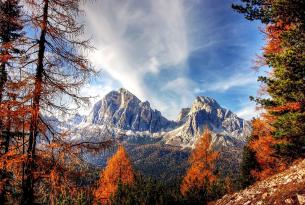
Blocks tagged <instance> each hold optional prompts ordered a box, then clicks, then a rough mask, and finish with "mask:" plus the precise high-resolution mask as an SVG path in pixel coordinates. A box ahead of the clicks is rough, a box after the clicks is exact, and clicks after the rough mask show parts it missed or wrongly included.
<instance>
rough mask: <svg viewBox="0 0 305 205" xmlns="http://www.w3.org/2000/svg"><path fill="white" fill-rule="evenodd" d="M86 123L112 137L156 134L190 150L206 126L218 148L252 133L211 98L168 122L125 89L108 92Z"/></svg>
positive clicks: (233, 144)
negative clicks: (109, 133) (104, 129)
mask: <svg viewBox="0 0 305 205" xmlns="http://www.w3.org/2000/svg"><path fill="white" fill-rule="evenodd" d="M86 124H87V125H88V124H89V125H92V126H93V127H96V126H106V127H107V129H108V130H109V129H111V130H113V131H111V132H112V135H113V136H114V137H115V136H116V135H117V133H119V132H120V133H122V132H123V133H126V132H129V131H130V132H129V133H134V135H135V136H136V135H138V134H139V133H144V132H148V133H151V134H150V135H155V134H158V136H159V137H161V138H162V139H163V142H165V143H166V144H170V145H175V146H181V147H192V146H193V145H194V143H195V142H196V141H197V139H198V137H200V135H201V133H202V132H203V129H204V127H205V126H208V127H209V129H210V130H211V131H212V133H213V140H214V142H217V143H218V144H219V145H221V146H222V145H224V146H231V147H236V146H239V147H242V146H243V144H244V143H245V141H246V137H247V136H248V135H249V133H250V131H251V126H250V123H249V122H248V121H246V120H243V119H241V118H239V117H238V116H237V115H236V114H234V113H233V112H231V111H230V110H228V109H226V108H223V107H221V106H220V105H219V104H218V102H217V101H216V100H215V99H213V98H210V97H206V96H198V97H196V98H195V100H194V101H193V103H192V105H191V106H190V107H187V108H183V109H182V110H181V112H180V113H179V115H178V118H177V121H170V120H168V119H166V118H165V117H163V116H162V114H161V112H160V111H158V110H155V109H152V108H151V107H150V103H149V102H148V101H144V102H142V101H141V100H139V99H138V98H137V97H136V96H135V95H133V94H132V93H131V92H130V91H128V90H126V89H124V88H121V89H119V90H117V91H111V92H109V93H108V94H107V95H105V97H104V98H102V99H101V100H100V101H98V102H97V103H96V104H95V105H94V106H93V109H92V111H91V113H90V115H89V116H88V117H87V119H86ZM88 129H90V127H88ZM145 135H146V134H145Z"/></svg>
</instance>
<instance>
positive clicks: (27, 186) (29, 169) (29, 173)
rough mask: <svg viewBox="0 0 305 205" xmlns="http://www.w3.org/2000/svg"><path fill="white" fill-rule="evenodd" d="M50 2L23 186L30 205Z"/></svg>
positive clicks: (45, 13) (24, 200)
mask: <svg viewBox="0 0 305 205" xmlns="http://www.w3.org/2000/svg"><path fill="white" fill-rule="evenodd" d="M48 7H49V0H44V7H43V19H42V22H41V34H40V39H39V50H38V59H37V68H36V76H35V88H34V97H33V103H32V119H31V124H30V135H29V144H28V149H27V161H26V165H25V183H24V186H23V197H22V202H21V204H24V205H30V204H33V201H34V176H33V171H34V169H35V150H36V138H37V135H38V121H39V112H40V99H41V93H42V77H43V70H44V67H43V60H44V55H45V42H46V33H47V19H48Z"/></svg>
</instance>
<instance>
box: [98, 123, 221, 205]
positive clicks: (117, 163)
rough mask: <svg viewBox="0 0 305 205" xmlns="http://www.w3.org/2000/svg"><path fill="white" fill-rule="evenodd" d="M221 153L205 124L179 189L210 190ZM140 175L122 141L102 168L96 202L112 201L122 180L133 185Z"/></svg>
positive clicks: (189, 190) (182, 191) (186, 190)
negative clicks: (216, 149)
mask: <svg viewBox="0 0 305 205" xmlns="http://www.w3.org/2000/svg"><path fill="white" fill-rule="evenodd" d="M218 157H219V153H218V152H216V151H214V150H213V147H212V136H211V133H210V131H209V130H208V129H207V128H206V129H205V131H204V133H203V134H202V136H201V137H200V138H199V139H198V142H197V144H196V146H195V149H194V150H193V151H192V153H191V156H190V158H189V163H190V167H189V169H188V170H187V173H186V175H185V177H184V178H183V181H182V183H181V186H180V192H181V194H182V196H183V197H185V198H186V199H187V197H188V194H189V192H193V191H195V192H196V194H197V193H200V192H201V191H204V192H207V193H209V192H210V189H211V187H212V186H213V185H214V184H215V183H216V182H217V180H218V177H217V175H216V174H215V168H216V167H215V166H216V160H217V159H218ZM136 177H137V175H136V174H135V172H134V170H133V168H132V163H131V162H130V160H129V157H128V154H127V152H126V150H125V148H124V147H123V146H122V145H120V146H119V147H118V150H117V152H116V153H115V154H114V155H113V156H112V157H111V158H110V159H109V160H108V162H107V166H106V168H105V169H104V170H103V171H102V172H101V175H100V179H99V181H98V184H97V189H96V190H95V193H94V204H111V202H112V201H111V199H112V197H114V196H115V194H116V192H117V191H118V187H119V184H122V185H134V184H135V181H136Z"/></svg>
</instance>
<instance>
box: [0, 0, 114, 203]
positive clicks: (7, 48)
mask: <svg viewBox="0 0 305 205" xmlns="http://www.w3.org/2000/svg"><path fill="white" fill-rule="evenodd" d="M20 2H21V1H19V0H3V1H0V64H1V66H0V204H57V202H58V200H59V199H63V198H65V197H68V196H69V197H71V198H77V197H78V196H80V195H87V194H90V193H91V192H92V191H89V190H87V189H86V187H87V186H84V185H83V186H80V184H82V183H84V181H85V180H84V181H81V179H86V180H87V181H88V178H87V177H88V175H86V171H87V169H88V167H87V166H86V164H85V163H84V161H83V160H82V158H81V156H80V153H81V152H83V151H86V152H88V151H93V152H95V151H99V150H101V149H104V148H105V147H107V146H108V145H109V142H100V143H95V144H91V143H86V142H81V143H71V141H69V140H67V137H68V136H69V133H68V132H67V131H58V129H54V128H53V127H52V124H51V123H50V120H49V119H48V117H47V116H48V115H50V114H54V113H58V114H65V113H69V112H71V111H72V109H73V107H71V106H68V105H69V104H72V103H73V104H75V105H76V106H81V105H83V104H84V103H86V102H87V100H88V99H87V98H84V97H81V96H80V95H79V89H80V88H81V86H82V85H83V84H84V83H86V81H87V79H88V78H89V77H90V76H91V75H93V74H94V70H93V69H92V67H91V66H90V64H89V62H88V60H87V58H86V55H85V54H86V52H87V51H88V49H91V48H92V47H91V45H90V41H89V40H87V39H84V38H83V37H81V36H82V34H83V32H84V26H83V25H82V24H79V23H78V22H77V19H79V17H78V16H79V15H81V14H82V11H81V10H80V3H81V2H82V1H79V0H35V1H33V0H24V1H22V4H21V3H20ZM88 183H90V180H89V182H88Z"/></svg>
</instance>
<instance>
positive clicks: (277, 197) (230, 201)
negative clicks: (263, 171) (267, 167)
mask: <svg viewBox="0 0 305 205" xmlns="http://www.w3.org/2000/svg"><path fill="white" fill-rule="evenodd" d="M213 204H216V205H251V204H256V205H263V204H266V205H267V204H294V205H305V160H302V161H300V162H298V163H296V164H295V165H293V166H291V167H290V168H289V169H287V170H285V171H284V172H281V173H279V174H276V175H274V176H271V177H270V178H268V179H266V180H263V181H260V182H257V183H256V184H254V185H252V186H250V187H249V188H247V189H245V190H243V191H241V192H238V193H235V194H232V195H225V196H224V197H223V198H222V199H220V200H218V201H217V202H216V203H213Z"/></svg>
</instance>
